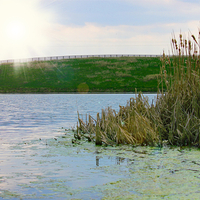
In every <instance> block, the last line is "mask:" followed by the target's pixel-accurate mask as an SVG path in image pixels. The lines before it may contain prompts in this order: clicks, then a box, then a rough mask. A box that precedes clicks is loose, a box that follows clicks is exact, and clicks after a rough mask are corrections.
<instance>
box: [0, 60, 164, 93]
mask: <svg viewBox="0 0 200 200" xmlns="http://www.w3.org/2000/svg"><path fill="white" fill-rule="evenodd" d="M160 66H161V61H160V58H159V57H119V58H80V59H79V58H76V59H67V60H55V61H40V62H31V63H15V64H13V63H10V64H9V63H8V64H1V65H0V92H1V93H31V92H33V93H50V92H135V88H137V90H138V91H142V92H156V91H157V76H158V74H159V73H160Z"/></svg>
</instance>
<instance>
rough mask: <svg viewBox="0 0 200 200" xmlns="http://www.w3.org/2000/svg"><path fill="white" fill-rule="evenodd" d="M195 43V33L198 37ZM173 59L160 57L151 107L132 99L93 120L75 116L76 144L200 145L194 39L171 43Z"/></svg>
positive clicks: (143, 100) (138, 96)
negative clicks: (84, 119) (77, 140)
mask: <svg viewBox="0 0 200 200" xmlns="http://www.w3.org/2000/svg"><path fill="white" fill-rule="evenodd" d="M199 38H200V33H199ZM171 45H172V53H173V56H165V54H164V53H163V56H162V58H161V61H162V66H161V69H160V75H159V76H157V77H158V79H159V80H158V93H157V101H156V104H155V105H154V104H151V105H149V103H148V99H147V98H145V97H144V96H143V95H142V93H139V94H137V91H136V97H135V98H131V99H130V100H129V101H128V102H127V105H126V106H120V109H119V112H116V111H115V110H113V109H111V108H110V107H108V108H107V109H105V110H104V109H103V110H102V112H101V114H99V113H98V114H97V118H96V119H93V118H92V117H91V116H89V120H88V119H86V122H84V121H83V120H82V119H80V117H79V116H78V121H79V123H78V124H77V132H76V134H75V138H76V139H81V138H82V137H85V138H87V139H88V141H94V142H95V143H96V145H102V144H107V145H114V144H140V145H162V144H163V141H165V143H166V141H167V143H168V144H171V145H178V146H185V145H193V146H194V145H195V146H199V143H200V137H199V132H200V74H199V67H200V63H199V59H200V55H199V53H200V50H199V49H200V48H199V43H198V42H197V40H196V38H195V36H194V35H192V36H191V38H190V39H188V40H186V39H184V38H183V36H182V34H180V35H179V41H177V40H176V38H175V36H173V38H172V43H171Z"/></svg>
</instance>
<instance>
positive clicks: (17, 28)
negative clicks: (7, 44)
mask: <svg viewBox="0 0 200 200" xmlns="http://www.w3.org/2000/svg"><path fill="white" fill-rule="evenodd" d="M7 34H8V37H10V38H11V39H13V40H21V39H23V37H25V26H24V25H23V23H21V22H19V21H13V22H11V23H10V24H8V27H7Z"/></svg>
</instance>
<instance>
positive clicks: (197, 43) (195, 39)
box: [192, 35, 198, 44]
mask: <svg viewBox="0 0 200 200" xmlns="http://www.w3.org/2000/svg"><path fill="white" fill-rule="evenodd" d="M192 38H193V40H194V41H195V42H196V43H197V44H198V42H197V40H196V38H195V36H194V35H192Z"/></svg>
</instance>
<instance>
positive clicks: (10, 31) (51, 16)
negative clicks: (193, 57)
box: [0, 0, 200, 60]
mask: <svg viewBox="0 0 200 200" xmlns="http://www.w3.org/2000/svg"><path fill="white" fill-rule="evenodd" d="M199 10H200V1H198V0H28V1H27V0H0V29H1V31H0V60H4V59H15V58H32V57H44V56H64V55H104V54H143V55H145V54H151V55H161V54H162V52H163V51H165V53H166V54H169V53H170V52H171V46H170V41H171V38H172V33H173V34H175V35H176V36H177V38H178V35H179V34H180V32H181V33H182V34H183V35H184V37H185V38H186V39H187V38H188V37H189V36H188V35H189V34H191V33H192V34H194V35H197V37H198V28H199V25H200V24H199V15H200V14H199Z"/></svg>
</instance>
